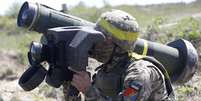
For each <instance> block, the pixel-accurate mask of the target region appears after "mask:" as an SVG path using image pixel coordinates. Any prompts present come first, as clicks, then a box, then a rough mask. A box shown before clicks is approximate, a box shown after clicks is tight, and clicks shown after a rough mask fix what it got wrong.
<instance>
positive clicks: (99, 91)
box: [85, 56, 175, 101]
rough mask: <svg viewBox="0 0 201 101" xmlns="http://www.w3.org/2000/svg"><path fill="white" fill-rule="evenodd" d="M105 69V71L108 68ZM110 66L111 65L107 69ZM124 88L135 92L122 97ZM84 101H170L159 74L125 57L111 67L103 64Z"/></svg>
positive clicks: (170, 97) (140, 61)
mask: <svg viewBox="0 0 201 101" xmlns="http://www.w3.org/2000/svg"><path fill="white" fill-rule="evenodd" d="M108 66H109V68H108ZM110 66H112V67H111V68H110ZM128 89H134V90H135V92H133V93H131V94H126V91H127V90H128ZM85 99H86V100H87V101H174V100H175V99H174V95H173V92H172V94H170V95H168V93H167V88H166V82H165V78H164V75H163V73H162V72H161V71H160V70H159V69H158V67H156V66H155V65H154V64H152V63H151V62H149V61H145V60H136V61H135V60H133V59H131V58H128V57H127V56H123V57H121V58H119V59H118V62H116V63H115V64H114V63H113V62H112V63H111V64H107V65H103V67H101V69H100V70H99V71H98V73H97V75H96V77H95V80H94V85H93V86H91V87H90V88H88V90H87V91H86V92H85Z"/></svg>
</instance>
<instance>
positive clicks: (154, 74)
mask: <svg viewBox="0 0 201 101" xmlns="http://www.w3.org/2000/svg"><path fill="white" fill-rule="evenodd" d="M124 88H125V91H124V95H125V98H126V99H135V100H137V101H147V100H148V101H149V100H151V101H161V100H166V99H167V98H168V94H167V90H166V86H165V80H164V76H163V74H162V73H161V72H160V70H159V69H158V68H157V67H156V66H155V65H153V64H152V63H150V62H148V61H144V60H139V61H137V62H136V63H134V64H131V65H130V66H129V68H128V70H127V72H126V76H125V79H124ZM129 89H132V90H133V91H130V92H128V94H127V93H126V91H128V90H129ZM135 100H134V101H135ZM131 101H133V100H131Z"/></svg>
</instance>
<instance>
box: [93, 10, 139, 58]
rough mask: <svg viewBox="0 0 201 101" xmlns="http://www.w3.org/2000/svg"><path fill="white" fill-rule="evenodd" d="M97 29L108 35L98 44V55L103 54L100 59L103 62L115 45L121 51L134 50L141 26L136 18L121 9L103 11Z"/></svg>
mask: <svg viewBox="0 0 201 101" xmlns="http://www.w3.org/2000/svg"><path fill="white" fill-rule="evenodd" d="M95 29H96V30H99V31H101V32H102V33H103V34H104V35H105V36H106V40H105V42H103V43H100V44H98V45H96V47H97V48H96V49H98V51H97V50H96V51H97V55H99V56H98V57H101V56H102V57H101V59H98V60H99V61H101V62H105V61H104V60H106V61H107V59H108V58H109V56H110V55H111V54H112V52H114V47H117V48H116V49H117V50H118V52H120V53H126V52H130V51H132V49H133V48H134V46H135V45H134V43H135V41H136V40H137V38H138V36H139V26H138V23H137V21H136V19H135V18H134V17H133V16H131V15H130V14H128V13H126V12H124V11H121V10H112V11H108V12H105V13H103V14H102V15H101V17H100V18H99V19H98V20H97V22H96V27H95ZM117 50H116V51H117ZM98 52H99V53H98Z"/></svg>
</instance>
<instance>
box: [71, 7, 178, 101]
mask: <svg viewBox="0 0 201 101" xmlns="http://www.w3.org/2000/svg"><path fill="white" fill-rule="evenodd" d="M95 29H96V30H99V31H101V32H102V33H103V34H105V36H106V40H105V41H104V42H102V43H99V44H97V45H96V46H95V47H94V49H93V51H92V53H91V56H92V57H93V58H95V59H97V60H98V61H100V62H103V63H104V64H103V65H101V66H100V67H98V68H97V69H96V70H97V74H96V75H95V76H94V80H93V82H91V79H90V77H89V75H88V73H87V72H85V71H77V73H76V74H74V76H73V80H72V82H71V84H72V85H73V86H74V87H76V88H77V89H78V90H79V91H80V92H82V93H83V94H84V96H85V100H86V101H161V100H162V101H172V100H175V98H174V94H173V90H172V86H171V82H170V79H169V76H168V74H167V72H166V70H165V69H164V67H163V66H162V65H161V64H160V63H159V62H158V61H157V60H155V59H154V58H152V57H147V56H141V55H138V54H136V53H133V51H132V49H133V48H134V47H135V41H136V40H137V38H138V36H139V26H138V23H137V21H136V19H135V18H134V17H132V16H131V15H129V14H128V13H126V12H123V11H121V10H112V11H109V12H106V13H104V14H102V15H101V17H100V18H99V19H98V21H97V23H96V27H95Z"/></svg>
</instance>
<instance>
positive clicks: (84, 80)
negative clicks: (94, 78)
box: [71, 71, 91, 93]
mask: <svg viewBox="0 0 201 101" xmlns="http://www.w3.org/2000/svg"><path fill="white" fill-rule="evenodd" d="M71 84H72V85H73V86H75V87H76V88H77V89H78V90H79V91H80V92H83V93H84V92H85V91H86V90H87V88H89V87H90V86H91V79H90V77H89V74H88V73H87V72H85V71H76V73H75V74H74V75H73V79H72V82H71Z"/></svg>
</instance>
